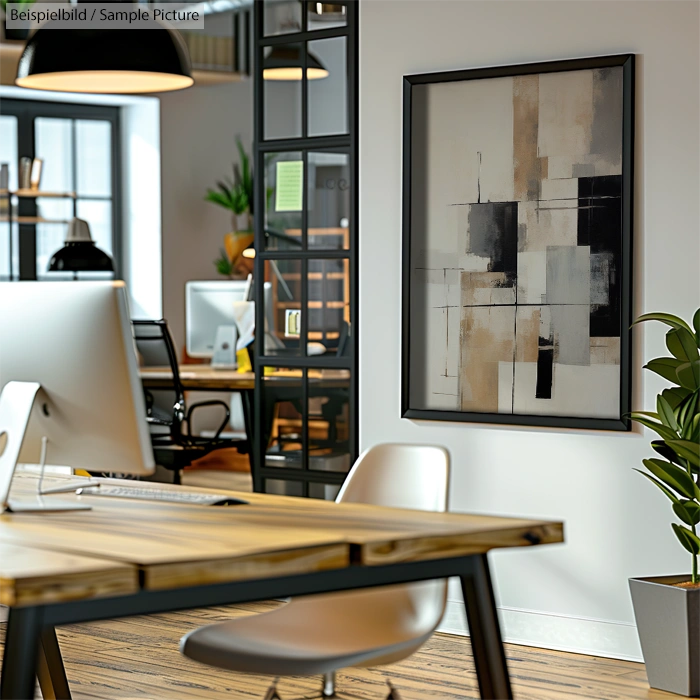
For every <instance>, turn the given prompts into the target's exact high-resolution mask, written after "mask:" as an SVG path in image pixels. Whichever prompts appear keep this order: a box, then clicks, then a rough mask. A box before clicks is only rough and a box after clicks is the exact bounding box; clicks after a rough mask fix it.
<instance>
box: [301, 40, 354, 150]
mask: <svg viewBox="0 0 700 700" xmlns="http://www.w3.org/2000/svg"><path fill="white" fill-rule="evenodd" d="M346 43H347V39H346V38H345V37H336V38H334V39H323V40H321V41H311V42H309V65H314V62H318V63H319V64H320V66H321V68H323V69H325V70H326V71H327V72H328V74H327V76H326V77H325V78H319V79H317V80H309V136H326V135H328V134H347V132H348V99H347V94H348V72H347V62H346Z"/></svg>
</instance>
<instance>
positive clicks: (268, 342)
mask: <svg viewBox="0 0 700 700" xmlns="http://www.w3.org/2000/svg"><path fill="white" fill-rule="evenodd" d="M264 297H265V325H266V328H265V331H266V332H265V355H268V356H273V357H284V356H294V357H298V356H299V355H300V354H302V353H301V350H300V347H301V346H300V342H301V326H300V324H301V261H300V260H266V261H265V289H264Z"/></svg>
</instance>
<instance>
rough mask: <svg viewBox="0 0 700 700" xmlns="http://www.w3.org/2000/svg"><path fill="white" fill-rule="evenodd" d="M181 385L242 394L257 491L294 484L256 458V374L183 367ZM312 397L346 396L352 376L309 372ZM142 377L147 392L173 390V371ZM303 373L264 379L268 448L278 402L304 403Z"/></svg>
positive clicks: (147, 370)
mask: <svg viewBox="0 0 700 700" xmlns="http://www.w3.org/2000/svg"><path fill="white" fill-rule="evenodd" d="M179 370H180V381H181V383H182V386H183V388H184V389H186V390H190V391H236V392H240V394H241V399H242V401H241V403H242V405H243V419H244V421H245V430H246V435H247V437H248V444H249V451H248V459H249V461H250V471H251V475H252V477H253V485H254V488H255V490H256V491H262V490H264V489H263V483H264V481H265V478H273V479H274V478H276V479H284V478H288V479H290V480H294V475H291V474H290V473H289V471H290V470H289V469H287V468H285V469H280V468H279V467H273V468H270V467H266V466H265V459H264V458H263V459H262V460H261V462H262V463H261V464H258V463H257V461H256V457H255V449H253V447H252V445H253V442H254V439H255V438H254V432H253V427H254V426H255V420H254V416H253V392H254V389H255V374H254V373H253V372H237V371H235V370H225V369H212V368H211V367H210V366H209V365H180V368H179ZM307 371H308V377H309V396H314V395H324V394H325V392H327V391H333V392H335V393H336V394H337V393H343V392H346V390H348V389H349V387H350V372H349V371H348V370H346V369H335V370H334V369H323V370H317V369H309V370H307ZM139 375H140V377H141V381H142V383H143V386H144V388H146V389H167V388H170V387H172V376H173V375H172V372H171V371H170V368H169V367H142V368H140V369H139ZM301 376H302V374H301V370H277V371H275V372H274V373H272V374H266V375H264V377H263V390H264V392H265V398H266V401H265V410H264V414H263V419H262V423H261V432H262V439H261V442H262V444H263V445H265V448H267V445H268V443H269V439H270V435H271V433H272V427H273V421H274V410H275V404H276V403H277V402H278V401H290V400H294V399H301V395H302V391H301ZM343 476H344V475H343V474H338V473H335V474H331V476H330V477H329V483H342V478H343Z"/></svg>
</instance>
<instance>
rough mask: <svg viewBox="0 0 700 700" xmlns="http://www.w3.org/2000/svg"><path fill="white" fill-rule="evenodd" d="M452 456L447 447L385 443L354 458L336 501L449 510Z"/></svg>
mask: <svg viewBox="0 0 700 700" xmlns="http://www.w3.org/2000/svg"><path fill="white" fill-rule="evenodd" d="M449 472H450V456H449V454H448V452H447V450H446V449H445V448H444V447H437V446H434V445H406V444H393V443H384V444H380V445H375V446H374V447H370V448H369V449H368V450H365V451H364V452H363V453H362V454H361V455H360V456H359V458H358V459H357V462H355V464H354V466H353V468H352V469H351V470H350V473H349V474H348V478H347V479H346V480H345V483H344V484H343V487H342V488H341V489H340V492H339V493H338V496H337V498H336V499H335V500H336V502H338V503H341V502H345V503H372V504H374V505H378V506H390V507H393V508H413V509H415V510H432V511H436V512H440V513H442V512H444V511H445V510H447V487H448V481H449Z"/></svg>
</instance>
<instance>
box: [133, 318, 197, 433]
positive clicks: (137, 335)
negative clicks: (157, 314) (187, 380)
mask: <svg viewBox="0 0 700 700" xmlns="http://www.w3.org/2000/svg"><path fill="white" fill-rule="evenodd" d="M131 323H132V327H133V330H134V341H135V343H136V350H137V351H138V355H139V361H140V363H141V366H142V367H169V368H170V371H171V372H172V376H173V381H172V386H171V387H170V388H167V389H151V390H150V391H149V392H148V393H150V394H151V395H152V397H153V407H154V409H156V410H157V411H158V412H159V414H160V415H168V416H170V417H171V418H172V419H174V417H175V416H174V407H175V406H180V407H182V408H183V409H184V405H185V398H184V396H185V393H184V389H183V386H182V383H181V381H180V372H179V369H178V364H177V353H176V351H175V343H173V339H172V337H171V335H170V331H169V330H168V324H167V322H166V321H165V320H164V319H160V320H158V321H150V320H148V321H140V320H139V321H132V322H131ZM147 403H148V396H147Z"/></svg>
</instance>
